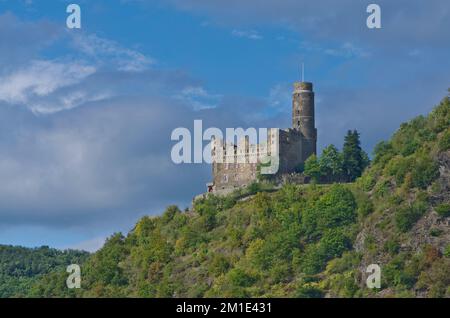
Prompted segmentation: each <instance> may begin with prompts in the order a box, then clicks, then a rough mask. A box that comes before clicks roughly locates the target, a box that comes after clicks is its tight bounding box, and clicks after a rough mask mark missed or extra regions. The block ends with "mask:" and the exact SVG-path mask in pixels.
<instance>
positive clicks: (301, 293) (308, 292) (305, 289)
mask: <svg viewBox="0 0 450 318" xmlns="http://www.w3.org/2000/svg"><path fill="white" fill-rule="evenodd" d="M295 297H296V298H323V297H324V292H323V291H322V290H321V289H319V288H317V287H313V286H302V287H300V288H299V289H297V291H296V293H295Z"/></svg>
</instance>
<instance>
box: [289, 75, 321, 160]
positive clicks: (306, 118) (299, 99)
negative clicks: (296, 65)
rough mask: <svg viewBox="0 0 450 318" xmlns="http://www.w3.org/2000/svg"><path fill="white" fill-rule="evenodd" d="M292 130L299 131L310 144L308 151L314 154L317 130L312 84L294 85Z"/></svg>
mask: <svg viewBox="0 0 450 318" xmlns="http://www.w3.org/2000/svg"><path fill="white" fill-rule="evenodd" d="M292 128H294V129H297V130H300V132H301V133H302V134H303V136H304V137H305V139H306V140H307V141H308V142H309V144H310V147H308V148H309V151H310V152H312V153H316V147H317V146H316V144H317V129H316V127H315V119H314V92H313V84H312V83H309V82H296V83H294V92H293V96H292Z"/></svg>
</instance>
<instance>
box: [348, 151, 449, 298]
mask: <svg viewBox="0 0 450 318" xmlns="http://www.w3.org/2000/svg"><path fill="white" fill-rule="evenodd" d="M436 159H437V162H438V163H439V172H440V175H439V178H438V179H437V180H436V184H437V186H438V191H435V192H433V191H431V189H428V192H429V193H432V194H430V197H429V199H430V201H431V202H430V203H431V207H430V208H429V209H428V211H427V212H426V213H425V215H424V216H423V217H422V218H421V219H420V220H418V221H417V223H416V224H415V225H414V226H413V227H412V229H411V230H410V231H408V232H407V233H404V234H401V235H396V236H395V239H396V240H398V241H399V243H400V245H399V251H403V252H407V251H409V252H412V253H416V252H421V251H422V248H423V247H424V246H427V245H431V246H433V247H434V248H435V249H437V250H439V252H440V253H443V252H444V249H445V248H446V246H447V245H448V244H449V242H450V217H442V216H440V215H439V214H438V213H437V212H436V211H435V210H434V208H433V207H435V206H437V205H439V204H441V203H444V202H445V203H448V202H450V151H447V152H444V153H440V154H439V155H438V157H437V158H436ZM395 212H396V211H394V210H386V211H383V213H380V214H379V215H372V216H370V217H369V218H368V220H367V221H366V223H365V225H364V227H363V229H362V230H361V232H360V233H359V234H358V236H357V238H356V241H355V244H354V248H355V250H356V251H357V252H361V253H362V254H364V257H363V259H362V262H361V266H360V268H359V270H360V272H361V273H365V269H366V268H367V266H368V265H369V264H379V265H380V266H383V265H385V264H387V263H388V262H389V261H390V260H391V259H392V256H391V255H389V254H388V253H387V252H385V251H384V250H383V246H384V245H385V244H386V242H388V241H389V240H391V239H393V237H392V236H387V235H386V233H389V234H392V233H395V232H396V231H395V229H393V228H384V227H382V226H380V224H383V222H384V221H386V219H387V218H389V217H391V216H392V215H393V213H395ZM432 232H435V233H439V235H432V234H431V233H432ZM367 240H370V241H371V244H373V245H376V246H377V247H378V248H377V249H376V252H375V253H370V252H368V247H367ZM364 282H365V277H363V279H361V281H360V284H361V285H363V284H364ZM384 292H386V293H388V291H387V290H385V291H384ZM378 296H382V295H378ZM418 296H420V295H418Z"/></svg>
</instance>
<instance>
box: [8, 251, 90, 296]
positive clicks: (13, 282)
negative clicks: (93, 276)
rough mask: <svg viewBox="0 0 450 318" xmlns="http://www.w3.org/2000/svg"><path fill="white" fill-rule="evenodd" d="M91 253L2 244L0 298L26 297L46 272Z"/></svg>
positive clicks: (79, 260) (85, 257)
mask: <svg viewBox="0 0 450 318" xmlns="http://www.w3.org/2000/svg"><path fill="white" fill-rule="evenodd" d="M88 255H89V254H88V253H86V252H80V251H72V250H68V251H59V250H57V249H53V248H48V247H40V248H33V249H31V248H25V247H14V246H5V245H0V297H12V296H17V297H18V296H24V295H27V294H29V293H30V290H31V286H32V285H33V284H34V283H35V282H36V281H37V280H38V279H40V278H41V277H42V276H43V275H45V274H48V273H50V272H55V271H60V270H65V268H66V266H67V265H69V264H82V263H84V261H85V260H86V259H87V257H88Z"/></svg>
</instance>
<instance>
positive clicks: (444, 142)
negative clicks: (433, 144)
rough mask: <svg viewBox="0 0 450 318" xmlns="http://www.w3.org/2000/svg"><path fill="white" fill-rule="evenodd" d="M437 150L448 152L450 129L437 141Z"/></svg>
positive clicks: (449, 148) (449, 147)
mask: <svg viewBox="0 0 450 318" xmlns="http://www.w3.org/2000/svg"><path fill="white" fill-rule="evenodd" d="M439 150H440V151H447V150H450V129H447V131H446V132H445V133H444V134H443V135H442V138H441V140H440V141H439Z"/></svg>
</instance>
